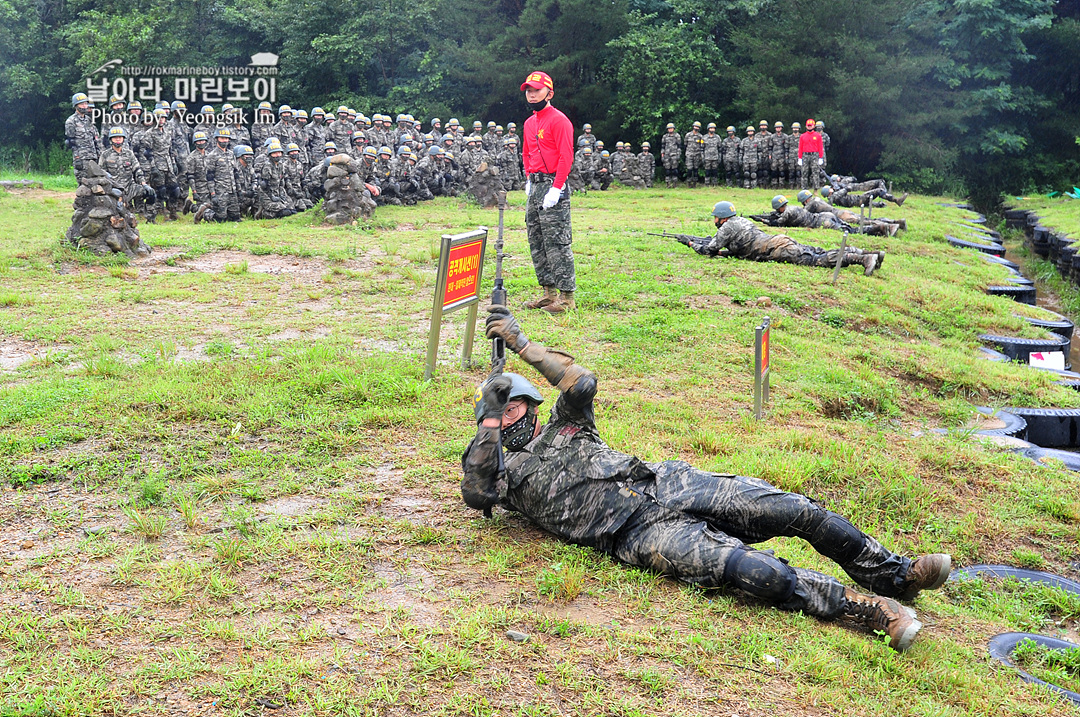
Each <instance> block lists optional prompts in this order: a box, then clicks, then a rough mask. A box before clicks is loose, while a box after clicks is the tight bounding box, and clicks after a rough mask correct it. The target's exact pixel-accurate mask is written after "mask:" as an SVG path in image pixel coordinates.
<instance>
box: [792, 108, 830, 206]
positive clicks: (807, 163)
mask: <svg viewBox="0 0 1080 717" xmlns="http://www.w3.org/2000/svg"><path fill="white" fill-rule="evenodd" d="M796 163H797V164H798V165H799V166H800V167H801V168H802V188H803V189H806V186H807V184H809V185H810V186H812V187H813V188H814V189H815V190H817V189H820V188H821V176H820V175H821V169H820V165H822V164H825V144H824V143H823V142H822V139H821V133H820V132H817V131H815V130H814V120H812V119H808V120H806V131H805V132H803V133H802V134H801V135H800V136H799V159H798V161H797V162H796Z"/></svg>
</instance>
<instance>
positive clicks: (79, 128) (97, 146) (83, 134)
mask: <svg viewBox="0 0 1080 717" xmlns="http://www.w3.org/2000/svg"><path fill="white" fill-rule="evenodd" d="M64 141H65V143H66V144H67V146H68V149H70V150H71V153H72V157H71V164H72V166H73V167H74V168H75V179H76V180H78V181H82V179H83V178H84V177H85V176H86V163H87V162H90V161H95V162H96V161H97V158H98V157H99V156H100V155H101V149H102V147H101V136H100V135H99V134H98V129H97V126H96V125H94V121H93V120H92V119H90V113H89V112H87V113H86V114H81V113H80V112H79V111H78V110H76V111H75V112H73V113H72V114H71V116H70V117H68V118H67V120H66V121H65V122H64Z"/></svg>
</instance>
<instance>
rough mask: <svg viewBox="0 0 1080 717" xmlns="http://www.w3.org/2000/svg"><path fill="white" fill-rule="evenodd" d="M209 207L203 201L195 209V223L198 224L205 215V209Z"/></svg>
mask: <svg viewBox="0 0 1080 717" xmlns="http://www.w3.org/2000/svg"><path fill="white" fill-rule="evenodd" d="M209 208H210V205H209V204H206V203H203V204H201V205H200V206H199V208H198V209H196V210H195V223H196V224H198V223H199V222H201V221H202V220H203V217H205V216H206V210H207V209H209Z"/></svg>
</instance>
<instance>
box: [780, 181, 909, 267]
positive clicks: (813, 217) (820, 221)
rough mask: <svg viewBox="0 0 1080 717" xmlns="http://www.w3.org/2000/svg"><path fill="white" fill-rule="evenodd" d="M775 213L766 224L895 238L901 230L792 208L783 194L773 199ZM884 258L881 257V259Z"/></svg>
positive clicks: (875, 221)
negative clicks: (856, 232)
mask: <svg viewBox="0 0 1080 717" xmlns="http://www.w3.org/2000/svg"><path fill="white" fill-rule="evenodd" d="M808 191H809V190H806V189H804V190H802V191H801V192H799V194H800V195H801V196H806V195H803V192H808ZM772 207H773V211H772V213H771V214H768V215H766V217H765V218H764V223H765V224H768V225H769V226H773V227H802V228H804V229H836V230H837V231H845V230H848V231H858V232H859V233H861V234H875V235H877V236H890V237H891V236H894V235H895V234H896V232H897V230H898V229H899V228H900V227H899V225H898V224H894V223H891V222H882V221H880V220H867V221H863V222H860V221H859V218H858V217H857V216H854V215H849V218H854V220H855V222H854V224H852V223H850V222H848V221H847V220H846V219H841V218H840V217H838V216H837V215H836V214H834V213H833V212H831V211H827V212H809V211H807V210H806V209H804V208H803V207H792V206H789V205H788V200H787V197H785V196H784V195H782V194H777V195H776V196H775V197H773V199H772ZM855 226H859V227H860V228H859V229H857V230H856V229H855ZM880 258H882V257H879V259H880Z"/></svg>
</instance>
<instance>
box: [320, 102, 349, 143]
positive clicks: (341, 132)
mask: <svg viewBox="0 0 1080 717" xmlns="http://www.w3.org/2000/svg"><path fill="white" fill-rule="evenodd" d="M326 141H327V142H333V143H334V144H336V145H337V146H338V148H339V149H341V151H343V152H344V151H348V149H349V148H350V147H352V146H353V124H352V122H350V121H349V108H348V107H346V106H345V105H342V106H340V107H338V108H337V119H336V120H334V121H333V122H331V123H330V126H329V127H327V130H326Z"/></svg>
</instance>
